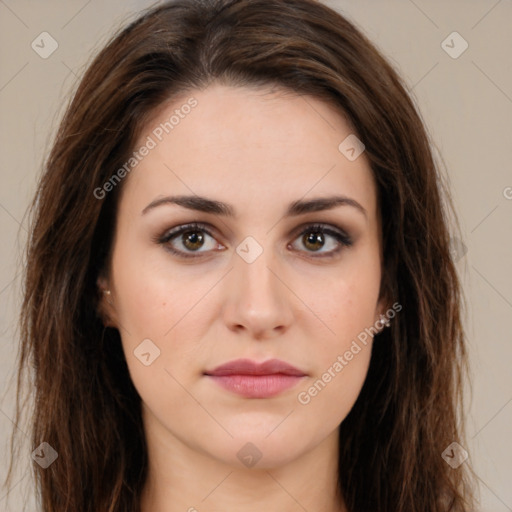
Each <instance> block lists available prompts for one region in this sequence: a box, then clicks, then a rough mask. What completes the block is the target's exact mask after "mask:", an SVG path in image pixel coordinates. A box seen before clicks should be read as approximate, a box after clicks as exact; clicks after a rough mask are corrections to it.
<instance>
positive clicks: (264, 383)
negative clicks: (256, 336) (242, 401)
mask: <svg viewBox="0 0 512 512" xmlns="http://www.w3.org/2000/svg"><path fill="white" fill-rule="evenodd" d="M204 374H205V375H206V376H207V377H209V378H210V379H212V380H213V381H214V382H216V383H217V384H219V385H220V386H221V387H222V388H224V389H226V390H228V391H231V392H233V393H236V394H238V395H242V396H244V397H246V398H270V397H272V396H276V395H278V394H280V393H282V392H283V391H285V390H286V389H289V388H291V387H293V386H295V385H296V384H297V383H298V382H299V381H300V380H302V378H304V377H306V375H307V374H306V373H304V372H303V371H302V370H299V369H298V368H295V367H294V366H292V365H290V364H288V363H286V362H284V361H281V360H279V359H270V360H268V361H265V362H263V363H258V362H256V361H252V360H250V359H237V360H235V361H229V362H228V363H225V364H222V365H220V366H218V367H217V368H215V369H213V370H208V371H206V372H204Z"/></svg>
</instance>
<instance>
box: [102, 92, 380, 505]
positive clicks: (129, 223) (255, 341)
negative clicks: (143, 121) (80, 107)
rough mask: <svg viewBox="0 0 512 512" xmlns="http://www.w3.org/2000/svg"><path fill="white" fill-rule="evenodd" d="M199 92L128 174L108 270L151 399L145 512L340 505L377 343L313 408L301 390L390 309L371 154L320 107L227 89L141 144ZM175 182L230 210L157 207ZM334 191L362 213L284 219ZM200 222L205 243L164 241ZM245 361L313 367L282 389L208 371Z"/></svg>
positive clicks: (133, 364) (116, 311) (128, 344)
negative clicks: (382, 296)
mask: <svg viewBox="0 0 512 512" xmlns="http://www.w3.org/2000/svg"><path fill="white" fill-rule="evenodd" d="M190 97H194V98H195V99H196V100H197V102H198V103H197V106H196V107H195V108H194V109H192V110H191V112H190V113H189V114H188V115H187V116H185V117H184V118H182V119H180V122H179V124H178V125H177V126H175V127H174V129H173V130H172V132H170V133H169V134H164V137H163V138H162V140H161V141H157V142H158V144H157V145H156V147H154V148H153V149H151V151H150V152H149V154H148V155H147V156H145V157H144V158H143V159H142V161H141V162H140V163H139V164H138V165H137V167H136V168H135V169H134V170H133V171H132V172H131V173H130V175H129V176H128V177H126V178H125V181H124V183H123V184H122V186H123V191H122V195H121V198H120V203H119V206H118V215H117V221H116V230H115V237H114V241H113V247H112V256H111V262H110V271H109V273H108V276H107V277H105V278H102V279H100V280H99V281H98V283H99V285H100V286H101V287H103V288H108V289H109V290H110V292H111V295H110V296H109V297H110V298H109V300H108V305H106V306H105V308H106V311H107V314H108V318H107V320H106V323H107V324H108V325H111V326H114V327H117V328H118V329H119V331H120V333H121V337H122V343H123V349H124V352H125V356H126V360H127V364H128V368H129V371H130V375H131V378H132V380H133V383H134V385H135V387H136V388H137V391H138V392H139V394H140V396H141V398H142V411H143V422H144V429H145V433H146V439H147V444H148V457H149V474H148V480H147V484H146V486H145V489H144V495H143V499H142V512H164V511H165V512H177V511H180V512H184V511H190V512H192V511H199V512H203V511H220V510H223V511H227V510H237V511H243V512H256V511H258V512H259V511H261V510H280V511H282V512H292V511H298V510H304V509H305V510H308V511H309V512H340V511H345V510H346V509H345V508H344V505H343V499H342V498H341V497H340V496H339V495H338V493H337V457H338V427H339V425H340V423H341V422H342V421H343V419H344V418H345V417H346V416H347V414H348V413H349V411H350V409H351V408H352V406H353V404H354V402H355V401H356V399H357V397H358V395H359V392H360V390H361V387H362V385H363V382H364V380H365V377H366V374H367V370H368V365H369V360H370V355H371V346H372V340H371V338H370V340H369V342H368V343H367V344H366V345H362V344H359V345H360V346H361V350H360V351H359V352H358V353H357V354H356V355H354V356H353V358H351V360H350V361H348V362H347V364H346V365H344V367H343V369H342V371H339V372H338V373H335V376H333V375H332V370H331V379H330V381H329V382H328V383H327V384H326V385H325V386H324V387H323V388H322V389H321V391H319V392H317V393H316V394H314V396H312V395H308V396H309V397H310V400H309V402H308V403H303V402H300V401H299V400H298V395H299V393H301V392H302V393H303V395H302V396H304V392H305V391H306V392H307V391H308V389H310V388H311V386H313V384H314V383H315V382H316V381H318V379H321V378H322V375H323V374H324V373H325V372H326V371H327V370H328V368H331V369H332V367H333V363H334V362H336V361H337V358H338V356H340V355H343V354H344V353H345V352H346V351H347V350H349V349H350V347H351V344H352V343H353V340H355V339H356V337H357V335H358V334H359V333H361V332H362V331H363V330H364V329H365V328H367V327H369V326H372V325H375V323H376V321H378V319H379V315H380V314H381V313H384V312H385V309H386V308H385V304H384V303H383V302H382V300H380V301H379V288H380V281H381V242H380V224H379V218H378V214H377V200H376V186H375V183H374V180H373V176H372V173H371V170H370V167H369V164H368V161H367V159H366V157H365V155H364V153H363V154H362V155H361V156H360V157H359V158H357V159H356V160H354V161H350V160H349V159H347V158H346V157H345V156H344V155H343V154H342V153H341V152H340V151H339V150H338V146H339V144H340V143H341V142H342V141H343V140H344V139H345V138H346V137H347V136H348V135H350V134H351V133H353V130H351V128H350V126H349V125H348V123H347V122H346V120H345V119H344V118H343V117H342V116H341V115H340V114H339V113H338V112H336V111H335V110H334V109H333V108H332V107H331V106H329V105H328V104H327V103H324V102H323V101H320V100H318V99H315V98H312V97H306V98H305V97H299V96H297V95H293V94H283V92H276V91H269V90H268V89H266V90H264V89H252V88H251V89H249V88H235V87H227V86H222V85H219V84H214V85H211V86H210V87H208V88H207V89H205V90H203V91H191V92H190V93H189V94H187V95H183V97H182V98H180V100H179V101H176V99H175V100H174V101H173V102H172V104H167V105H164V106H162V108H160V109H159V110H158V112H157V113H156V114H155V116H154V118H153V119H152V120H151V122H150V123H148V125H147V126H146V128H145V130H143V132H142V135H141V137H140V138H139V141H138V143H137V144H136V148H139V147H140V146H141V145H142V144H144V142H145V141H146V140H147V136H148V135H151V134H152V130H153V129H154V128H155V127H156V126H158V125H159V124H160V123H163V122H165V121H167V120H169V118H170V117H171V115H172V114H173V112H174V110H175V109H176V108H180V106H181V105H183V104H185V103H186V101H187V99H188V98H190ZM306 100H307V101H306ZM153 138H154V139H155V140H157V139H156V138H155V137H154V135H153ZM136 148H135V149H136ZM177 195H191V196H201V197H206V198H209V199H212V200H215V201H222V202H224V203H227V204H229V205H231V207H232V208H233V210H234V216H232V217H231V216H224V215H220V214H214V213H205V212H199V211H194V210H192V209H187V208H185V207H183V206H178V205H176V204H171V203H162V204H159V205H154V206H153V207H150V208H147V207H148V205H149V204H150V203H152V202H154V201H155V200H159V199H162V198H163V197H166V196H177ZM333 195H343V196H346V197H348V198H351V199H352V200H353V201H356V202H357V203H358V204H359V205H360V206H361V207H362V209H364V212H363V211H362V209H361V208H358V207H355V206H353V205H350V204H342V205H338V206H336V207H333V208H330V209H328V210H322V211H316V212H315V211H313V212H306V213H301V214H299V215H294V216H285V212H286V209H287V207H288V205H289V204H290V203H292V202H294V201H298V200H301V201H308V200H311V199H318V198H326V197H330V196H333ZM143 211H144V213H142V212H143ZM194 221H196V222H200V223H203V224H207V228H208V232H209V233H211V235H210V234H208V233H207V232H206V231H204V230H199V231H198V230H197V229H195V230H192V232H193V234H195V236H196V238H195V239H193V238H191V237H190V234H189V235H188V238H187V235H186V234H183V235H178V236H176V237H174V238H173V239H171V240H170V241H167V242H166V243H158V241H157V240H156V239H158V238H159V237H161V235H163V234H165V233H167V232H168V231H170V230H171V229H172V228H175V227H178V226H181V225H184V224H187V223H190V222H194ZM312 223H314V224H322V225H326V226H327V227H329V228H331V229H332V230H334V231H340V230H342V231H344V232H345V233H346V234H347V235H348V236H349V237H350V239H351V241H352V245H350V246H343V245H342V244H341V243H340V242H338V241H337V239H336V238H335V237H334V236H333V235H332V234H329V233H326V234H324V235H323V238H322V237H320V238H319V239H318V238H317V239H315V238H314V237H315V233H318V230H315V229H310V230H309V231H306V234H305V235H303V234H301V233H302V231H303V228H305V227H306V226H307V225H308V224H312ZM311 233H312V234H311ZM197 234H199V235H202V237H203V238H202V240H203V242H202V244H201V243H198V242H197ZM248 236H251V237H252V239H254V240H255V241H256V242H257V244H258V247H260V248H261V249H262V251H263V252H262V253H261V254H259V256H257V257H256V258H255V259H254V261H251V262H248V261H247V260H246V259H244V258H243V257H241V256H240V255H239V253H237V251H236V249H237V247H238V246H239V244H241V243H242V242H243V241H244V239H246V237H248ZM308 237H309V238H308ZM310 239H313V242H312V243H309V244H308V240H310ZM315 240H316V241H315ZM318 240H319V241H318ZM251 243H252V242H251ZM166 247H167V248H169V247H172V248H174V249H175V250H177V251H181V252H182V253H184V254H185V255H186V254H188V255H194V254H196V255H197V254H198V253H199V257H196V258H189V259H187V258H186V257H184V256H178V255H174V254H172V253H171V252H170V251H169V250H168V249H166ZM242 247H244V248H245V249H246V250H247V249H249V251H255V250H256V249H255V247H256V246H254V245H251V246H248V245H245V243H244V244H242ZM338 249H339V250H338ZM336 251H338V252H336ZM329 253H330V254H332V255H333V256H332V257H331V258H329V257H323V255H325V254H329ZM240 254H242V253H240ZM252 254H254V252H252ZM145 339H150V340H151V341H152V343H153V344H154V346H156V347H158V349H159V350H160V355H159V357H157V358H156V359H154V361H153V362H151V364H149V365H147V366H146V365H145V364H143V363H141V361H140V360H139V358H137V357H136V356H135V355H134V350H136V349H137V347H138V346H139V345H140V344H141V342H142V341H143V340H145ZM375 342H377V341H376V340H375ZM151 350H153V349H151ZM146 352H147V345H146ZM151 357H153V356H151ZM238 358H248V359H252V360H254V361H258V362H262V361H266V360H268V359H272V358H277V359H280V360H283V361H286V362H288V363H290V364H292V365H293V366H295V367H296V368H299V369H300V370H302V371H303V373H304V374H305V376H304V377H302V378H300V379H297V383H296V384H295V385H293V386H292V387H291V388H289V389H286V390H284V391H282V392H280V393H279V394H277V395H275V396H272V397H268V398H250V397H249V398H248V397H245V396H241V395H239V394H237V393H235V392H232V391H230V390H227V389H224V388H222V387H221V386H219V385H218V384H217V383H216V382H214V381H212V379H211V378H210V377H208V376H207V375H205V374H204V372H205V371H206V370H207V369H212V368H214V367H216V366H218V365H220V364H222V363H225V362H227V361H231V360H233V359H238ZM246 443H252V444H251V448H247V447H246V448H245V450H246V451H247V450H249V452H250V454H252V455H254V454H255V453H259V454H260V455H261V458H260V459H259V460H258V461H257V463H256V464H255V465H253V466H252V467H248V466H247V465H246V464H244V463H243V462H242V461H241V460H240V459H239V457H237V453H238V452H239V450H241V449H242V448H243V447H244V446H245V445H246ZM252 446H254V447H256V449H257V452H255V451H254V448H253V447H252ZM243 453H246V452H243Z"/></svg>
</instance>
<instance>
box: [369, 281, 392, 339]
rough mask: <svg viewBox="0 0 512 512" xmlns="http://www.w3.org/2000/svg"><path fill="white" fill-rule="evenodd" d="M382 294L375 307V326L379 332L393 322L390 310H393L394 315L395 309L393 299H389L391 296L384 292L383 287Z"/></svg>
mask: <svg viewBox="0 0 512 512" xmlns="http://www.w3.org/2000/svg"><path fill="white" fill-rule="evenodd" d="M381 292H382V293H381V294H380V297H379V300H378V302H377V307H376V308H375V323H374V326H375V328H376V329H378V331H379V332H382V331H383V330H384V329H386V327H389V324H390V322H391V318H392V317H390V316H389V311H390V310H392V311H393V316H394V310H393V308H392V307H391V301H390V300H389V297H388V295H387V293H385V292H383V291H382V289H381Z"/></svg>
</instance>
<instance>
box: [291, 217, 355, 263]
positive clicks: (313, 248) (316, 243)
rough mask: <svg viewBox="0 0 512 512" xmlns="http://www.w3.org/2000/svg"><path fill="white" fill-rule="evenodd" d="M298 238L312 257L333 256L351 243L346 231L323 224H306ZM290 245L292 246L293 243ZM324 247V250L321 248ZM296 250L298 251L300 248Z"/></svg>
mask: <svg viewBox="0 0 512 512" xmlns="http://www.w3.org/2000/svg"><path fill="white" fill-rule="evenodd" d="M298 239H300V245H302V246H303V247H305V248H306V252H307V253H311V254H312V256H313V257H322V258H323V257H326V258H328V257H331V256H334V255H336V254H338V253H339V252H340V251H341V250H342V248H343V247H350V246H351V245H352V244H353V241H352V239H351V238H350V237H349V236H348V235H347V234H346V233H344V232H343V231H341V230H340V231H338V230H337V229H332V228H330V227H328V226H325V225H323V224H313V225H309V226H307V227H306V228H305V229H304V230H303V231H302V232H301V233H299V236H298ZM296 240H297V239H296ZM291 246H292V247H293V244H291ZM324 248H325V250H323V249H324ZM296 250H299V251H300V248H299V249H296ZM313 253H317V254H313Z"/></svg>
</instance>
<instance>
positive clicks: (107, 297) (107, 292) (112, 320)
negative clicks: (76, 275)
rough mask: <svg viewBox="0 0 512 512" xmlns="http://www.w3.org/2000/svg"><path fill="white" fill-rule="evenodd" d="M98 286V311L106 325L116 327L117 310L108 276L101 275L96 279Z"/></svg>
mask: <svg viewBox="0 0 512 512" xmlns="http://www.w3.org/2000/svg"><path fill="white" fill-rule="evenodd" d="M96 286H97V289H98V295H99V297H98V307H97V309H96V312H97V314H98V316H99V317H100V318H101V320H102V322H103V325H104V326H105V327H116V328H117V320H116V310H115V305H114V300H113V295H112V291H111V289H110V287H109V283H108V280H107V278H105V277H103V276H100V277H98V279H97V280H96Z"/></svg>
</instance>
